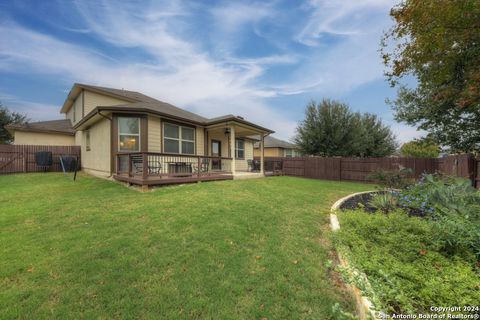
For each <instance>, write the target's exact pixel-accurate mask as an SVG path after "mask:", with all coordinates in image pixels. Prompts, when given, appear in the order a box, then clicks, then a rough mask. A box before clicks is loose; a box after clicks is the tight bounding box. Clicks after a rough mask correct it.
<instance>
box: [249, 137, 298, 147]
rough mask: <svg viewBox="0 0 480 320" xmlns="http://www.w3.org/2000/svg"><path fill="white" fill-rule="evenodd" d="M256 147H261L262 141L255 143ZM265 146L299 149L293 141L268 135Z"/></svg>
mask: <svg viewBox="0 0 480 320" xmlns="http://www.w3.org/2000/svg"><path fill="white" fill-rule="evenodd" d="M254 147H255V148H260V142H257V143H255V145H254ZM264 148H284V149H297V146H296V145H294V144H293V143H289V142H287V141H283V140H280V139H277V138H274V137H272V136H267V137H265V139H264Z"/></svg>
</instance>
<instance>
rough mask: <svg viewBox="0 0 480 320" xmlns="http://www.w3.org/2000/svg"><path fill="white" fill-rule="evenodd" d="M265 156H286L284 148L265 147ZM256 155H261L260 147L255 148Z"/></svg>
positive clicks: (254, 153)
mask: <svg viewBox="0 0 480 320" xmlns="http://www.w3.org/2000/svg"><path fill="white" fill-rule="evenodd" d="M263 154H264V156H265V157H284V152H283V148H264V153H263ZM253 155H254V156H255V157H260V148H255V150H254V151H253Z"/></svg>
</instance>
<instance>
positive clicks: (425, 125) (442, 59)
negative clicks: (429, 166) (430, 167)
mask: <svg viewBox="0 0 480 320" xmlns="http://www.w3.org/2000/svg"><path fill="white" fill-rule="evenodd" d="M390 15H391V17H392V18H393V19H394V21H395V25H394V26H393V27H392V28H391V29H390V30H389V31H387V32H386V33H385V34H384V37H383V40H382V44H381V52H382V58H383V62H384V64H385V66H386V68H387V69H386V72H385V74H386V76H387V78H388V80H389V81H390V84H391V85H392V86H393V87H397V88H398V96H397V98H396V99H395V100H394V101H391V104H392V106H393V109H394V111H395V118H396V119H397V120H399V121H401V122H405V123H407V124H410V125H415V126H417V127H418V128H419V129H423V130H426V131H428V132H429V133H430V136H431V137H433V138H434V139H435V140H436V141H438V142H439V143H440V144H442V145H444V146H449V147H450V148H451V150H452V151H454V152H455V151H456V152H469V151H477V152H478V151H479V150H480V1H478V0H461V1H451V0H405V1H401V2H400V4H398V5H397V6H395V7H394V8H392V10H391V12H390ZM409 77H413V78H415V80H416V87H414V88H412V87H409V86H407V85H406V83H405V82H404V81H402V79H405V78H409Z"/></svg>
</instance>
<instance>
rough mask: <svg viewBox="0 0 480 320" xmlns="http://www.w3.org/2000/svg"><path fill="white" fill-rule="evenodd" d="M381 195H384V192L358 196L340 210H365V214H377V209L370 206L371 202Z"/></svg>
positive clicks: (344, 204) (345, 202)
mask: <svg viewBox="0 0 480 320" xmlns="http://www.w3.org/2000/svg"><path fill="white" fill-rule="evenodd" d="M379 193H383V191H373V192H369V193H362V194H358V195H356V196H354V197H351V198H350V199H348V200H347V201H344V202H343V203H342V204H341V205H340V209H341V210H355V209H363V210H365V212H370V213H373V212H376V211H377V209H376V208H375V207H373V206H372V205H371V204H370V200H372V198H373V197H374V196H375V195H377V194H379Z"/></svg>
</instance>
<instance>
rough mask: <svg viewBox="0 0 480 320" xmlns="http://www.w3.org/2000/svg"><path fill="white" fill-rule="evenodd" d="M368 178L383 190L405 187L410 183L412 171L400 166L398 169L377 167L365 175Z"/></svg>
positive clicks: (411, 181)
mask: <svg viewBox="0 0 480 320" xmlns="http://www.w3.org/2000/svg"><path fill="white" fill-rule="evenodd" d="M367 178H368V179H371V180H373V181H375V182H376V183H377V184H378V185H379V186H380V187H381V188H382V189H383V190H390V191H391V190H394V189H405V188H406V187H408V186H409V185H411V184H412V183H413V182H414V180H413V172H412V170H411V169H410V168H401V169H399V170H383V169H379V170H376V171H375V172H373V173H372V174H370V175H368V176H367Z"/></svg>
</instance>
